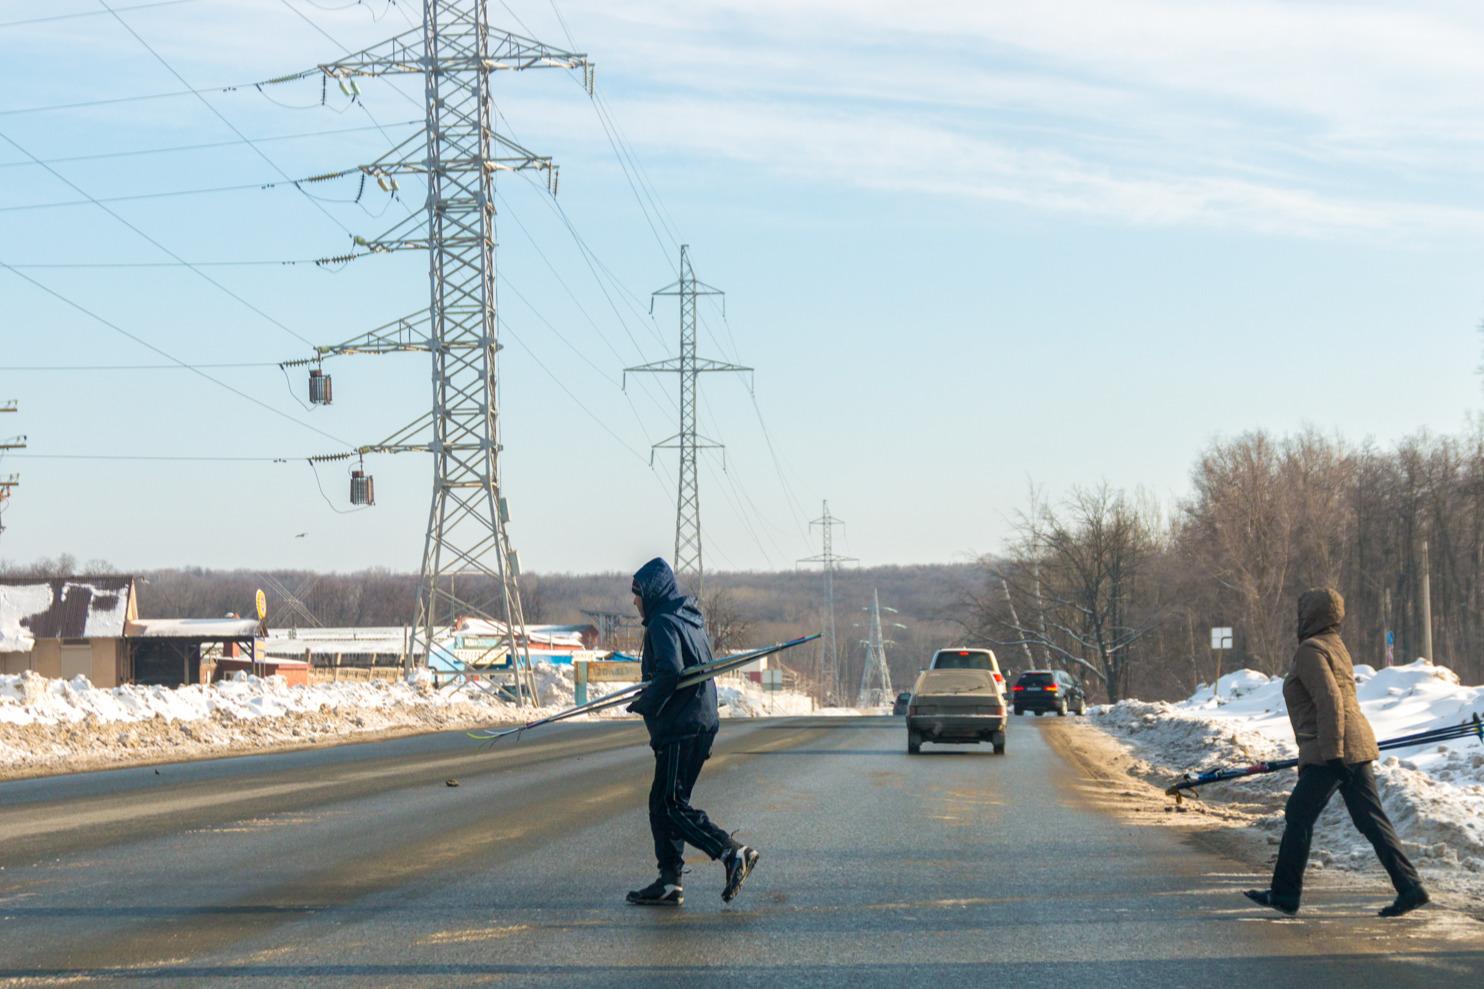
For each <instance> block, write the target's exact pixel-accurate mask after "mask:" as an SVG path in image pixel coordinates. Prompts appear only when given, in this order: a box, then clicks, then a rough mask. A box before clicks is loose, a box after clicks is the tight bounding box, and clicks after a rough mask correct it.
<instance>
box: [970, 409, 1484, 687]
mask: <svg viewBox="0 0 1484 989" xmlns="http://www.w3.org/2000/svg"><path fill="white" fill-rule="evenodd" d="M982 569H983V573H982V579H981V581H980V583H979V585H978V587H977V588H976V589H975V591H974V593H973V596H972V600H970V601H969V602H967V603H966V606H965V610H966V613H968V614H969V615H971V617H970V618H969V626H970V628H971V629H972V630H973V632H974V633H975V635H976V636H977V637H979V638H981V639H984V640H988V641H993V642H997V643H999V644H1000V651H1001V654H1002V655H1004V654H1005V653H1007V652H1008V651H1010V650H1012V649H1015V650H1020V651H1021V652H1022V654H1027V653H1028V654H1029V655H1032V656H1035V657H1036V658H1037V659H1038V660H1040V661H1047V662H1056V663H1058V664H1061V665H1064V666H1066V667H1067V668H1069V669H1072V670H1074V671H1077V672H1078V674H1079V675H1080V676H1082V677H1083V678H1084V679H1085V680H1086V681H1087V682H1089V683H1090V684H1091V685H1092V686H1094V687H1095V688H1100V689H1097V690H1095V693H1101V694H1103V695H1104V696H1106V697H1108V698H1110V699H1115V700H1116V699H1118V698H1120V697H1128V696H1139V697H1171V696H1178V695H1185V694H1188V693H1190V691H1191V690H1192V689H1193V688H1194V687H1195V686H1196V684H1197V683H1199V682H1209V681H1210V680H1211V679H1212V677H1213V676H1214V674H1215V671H1216V669H1217V667H1218V662H1219V663H1220V664H1221V667H1222V668H1224V669H1228V670H1230V669H1233V668H1236V667H1242V666H1246V667H1251V668H1253V669H1257V670H1261V671H1263V672H1266V673H1269V674H1277V673H1282V672H1283V671H1284V670H1285V669H1286V668H1287V665H1288V662H1289V659H1290V657H1291V656H1292V653H1293V649H1294V646H1295V645H1296V642H1297V640H1296V636H1295V632H1296V628H1295V626H1296V601H1297V598H1298V595H1299V593H1300V592H1301V591H1303V590H1304V589H1306V588H1309V587H1315V586H1321V585H1328V586H1331V587H1334V588H1336V589H1338V590H1339V591H1340V592H1341V593H1342V594H1343V595H1344V597H1345V602H1346V617H1345V621H1344V623H1343V626H1342V629H1341V631H1342V633H1343V635H1344V638H1345V641H1346V643H1347V644H1348V646H1349V649H1350V652H1351V654H1352V655H1353V657H1354V659H1355V661H1356V662H1357V663H1368V664H1370V665H1372V666H1378V667H1379V666H1382V665H1384V664H1385V663H1386V660H1387V654H1386V633H1387V631H1388V630H1390V631H1391V632H1392V634H1393V636H1394V650H1393V655H1394V658H1395V661H1396V662H1397V663H1404V662H1409V661H1411V660H1413V659H1416V658H1417V657H1419V656H1421V655H1423V653H1424V651H1425V646H1424V635H1423V628H1424V621H1423V603H1422V602H1423V588H1424V586H1425V583H1426V584H1430V592H1431V593H1430V600H1431V613H1432V621H1431V628H1432V644H1433V655H1432V656H1430V657H1428V658H1430V659H1433V660H1434V661H1436V662H1438V663H1441V664H1443V665H1446V666H1449V667H1451V668H1452V669H1453V670H1454V671H1455V672H1457V673H1458V674H1459V675H1460V676H1461V677H1463V679H1464V681H1465V682H1467V683H1478V682H1480V681H1481V680H1484V641H1481V638H1484V636H1481V628H1480V624H1479V614H1480V607H1481V604H1484V600H1481V595H1484V424H1481V423H1479V422H1475V423H1473V424H1471V426H1470V429H1469V430H1468V431H1467V432H1465V433H1463V434H1461V435H1458V436H1432V435H1426V434H1423V435H1418V436H1415V437H1412V438H1410V439H1407V440H1405V441H1403V442H1401V443H1398V444H1397V445H1396V446H1394V447H1392V448H1389V449H1382V448H1378V447H1376V446H1375V445H1372V444H1362V445H1358V446H1356V445H1352V444H1350V443H1347V442H1346V441H1344V440H1342V439H1339V438H1334V437H1328V436H1324V435H1321V434H1319V433H1317V432H1314V431H1304V432H1300V433H1296V434H1292V435H1288V436H1282V437H1277V436H1273V435H1271V434H1269V433H1264V432H1254V433H1248V434H1245V435H1242V436H1239V437H1236V438H1234V439H1228V440H1220V441H1217V442H1213V443H1212V444H1211V445H1210V446H1209V447H1208V448H1207V449H1206V450H1205V451H1204V452H1203V453H1202V454H1201V456H1200V458H1199V459H1198V460H1197V462H1196V464H1195V466H1194V467H1193V469H1192V472H1191V493H1190V494H1189V495H1188V496H1187V497H1186V498H1185V499H1183V500H1182V501H1180V502H1178V503H1177V504H1175V505H1173V506H1169V507H1165V506H1160V505H1158V504H1156V503H1154V502H1153V501H1152V500H1151V499H1150V498H1148V497H1147V496H1145V495H1142V494H1141V493H1140V492H1137V491H1134V492H1129V491H1122V490H1117V489H1114V488H1112V487H1110V486H1108V485H1105V484H1104V485H1093V486H1090V487H1085V488H1078V489H1075V490H1073V491H1072V492H1071V493H1070V494H1069V495H1068V496H1066V497H1065V498H1061V499H1059V500H1056V501H1052V500H1050V499H1046V498H1044V497H1042V496H1040V495H1039V494H1033V495H1032V496H1031V498H1030V500H1029V503H1028V504H1027V506H1026V508H1025V510H1024V511H1023V512H1022V513H1021V515H1020V518H1019V522H1018V525H1017V526H1016V532H1015V535H1014V538H1013V539H1012V541H1011V543H1010V545H1009V546H1008V547H1007V549H1006V551H1005V552H1004V553H1003V554H1001V555H1000V556H999V557H997V558H995V559H987V560H984V561H982ZM1424 575H1425V576H1426V578H1427V580H1426V582H1424ZM1213 627H1230V628H1231V629H1232V630H1233V641H1232V643H1231V645H1232V648H1231V649H1230V650H1229V651H1223V652H1221V653H1218V652H1216V651H1215V650H1213V649H1212V648H1211V629H1212V628H1213Z"/></svg>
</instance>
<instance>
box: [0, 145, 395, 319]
mask: <svg viewBox="0 0 1484 989" xmlns="http://www.w3.org/2000/svg"><path fill="white" fill-rule="evenodd" d="M3 136H4V135H3V134H0V137H3ZM368 256H369V255H368V253H367V252H361V253H352V254H343V255H341V256H339V257H330V258H289V259H287V260H283V259H274V258H261V259H256V258H255V259H246V260H241V261H186V260H184V259H178V260H175V261H58V262H55V263H48V262H26V263H23V264H12V265H8V266H7V267H9V268H12V269H14V270H17V271H20V270H31V269H41V270H54V269H67V268H253V267H272V266H278V267H285V268H286V267H291V266H293V265H297V264H312V265H317V266H319V267H322V268H323V267H329V266H333V265H337V264H349V263H350V262H351V261H355V260H358V259H360V258H363V257H368ZM229 294H230V293H229ZM268 318H269V319H270V321H271V319H272V317H268ZM288 332H289V333H290V334H291V335H292V336H296V337H297V336H299V334H297V333H294V331H293V330H289V331H288ZM299 339H301V340H303V339H304V338H303V337H299ZM304 342H305V343H309V341H308V340H305V341H304Z"/></svg>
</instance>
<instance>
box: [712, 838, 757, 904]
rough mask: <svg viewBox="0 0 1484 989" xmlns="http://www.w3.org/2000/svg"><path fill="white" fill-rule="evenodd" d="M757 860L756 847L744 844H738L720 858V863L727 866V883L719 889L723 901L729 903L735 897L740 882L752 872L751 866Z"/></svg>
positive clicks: (738, 890) (755, 863)
mask: <svg viewBox="0 0 1484 989" xmlns="http://www.w3.org/2000/svg"><path fill="white" fill-rule="evenodd" d="M757 860H758V854H757V849H756V848H748V847H747V846H746V845H738V846H737V847H736V848H734V849H732V850H731V851H729V852H727V853H726V855H725V856H724V857H723V858H722V860H721V864H722V865H724V866H726V868H727V884H726V886H724V887H723V888H722V891H721V901H722V902H723V903H731V902H732V900H734V899H736V898H737V894H738V893H739V892H740V891H741V889H742V884H743V883H744V882H746V881H747V877H748V876H750V875H751V874H752V870H753V867H754V866H756V865H757Z"/></svg>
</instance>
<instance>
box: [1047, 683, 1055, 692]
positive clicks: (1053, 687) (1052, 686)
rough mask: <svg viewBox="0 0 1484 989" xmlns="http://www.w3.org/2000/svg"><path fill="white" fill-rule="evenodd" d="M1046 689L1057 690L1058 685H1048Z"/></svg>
mask: <svg viewBox="0 0 1484 989" xmlns="http://www.w3.org/2000/svg"><path fill="white" fill-rule="evenodd" d="M1046 689H1047V690H1055V689H1056V684H1054V683H1052V684H1047V685H1046Z"/></svg>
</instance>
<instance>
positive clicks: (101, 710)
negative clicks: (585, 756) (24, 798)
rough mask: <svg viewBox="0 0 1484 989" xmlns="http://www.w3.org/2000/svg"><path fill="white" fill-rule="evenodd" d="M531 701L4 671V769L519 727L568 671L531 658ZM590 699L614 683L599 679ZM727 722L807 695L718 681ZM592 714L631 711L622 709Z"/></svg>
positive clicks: (798, 710)
mask: <svg viewBox="0 0 1484 989" xmlns="http://www.w3.org/2000/svg"><path fill="white" fill-rule="evenodd" d="M532 672H533V675H534V677H535V680H536V690H537V697H538V699H539V701H540V703H541V706H540V707H539V708H537V709H534V710H533V709H532V708H529V707H527V708H517V707H515V706H514V705H512V704H508V703H505V702H503V701H501V700H499V699H498V698H496V697H494V696H492V695H490V694H487V693H485V692H483V691H480V690H475V689H464V690H448V689H444V690H438V689H435V688H434V686H433V684H432V683H431V678H430V677H428V675H427V674H426V671H424V673H423V675H422V677H421V678H420V679H416V680H414V681H413V682H407V681H403V680H397V681H390V680H372V681H341V682H338V683H317V684H311V685H309V686H289V685H288V684H286V683H285V682H284V680H283V678H282V677H277V676H273V677H255V676H250V675H248V674H246V673H237V674H235V675H234V676H233V677H231V678H229V679H225V680H221V681H218V682H216V683H212V684H197V685H193V686H188V687H176V688H170V687H145V686H133V685H128V686H122V687H113V688H98V687H94V686H92V685H91V684H90V683H89V682H88V680H87V678H86V677H82V676H78V677H73V678H72V679H70V680H61V679H50V678H47V677H43V676H40V675H38V674H36V673H34V672H26V673H21V674H18V675H0V777H3V776H7V775H24V774H28V773H34V772H48V771H65V770H78V769H92V768H98V767H102V766H111V765H119V764H123V763H130V762H154V761H162V760H171V759H189V758H196V757H201V756H209V755H221V754H223V753H226V752H241V751H248V750H253V749H265V748H275V747H281V746H286V745H309V744H316V743H325V742H333V741H337V740H343V739H344V738H346V737H349V736H356V735H372V734H379V733H389V732H399V733H405V732H417V731H439V730H448V729H457V728H470V727H475V726H481V725H493V724H500V723H505V724H515V723H519V722H521V721H527V720H533V719H535V718H539V717H544V716H546V715H549V714H555V713H556V712H557V711H560V710H562V709H563V708H566V707H570V706H571V705H572V701H573V685H572V668H571V667H570V666H555V665H551V664H545V663H538V664H536V665H535V667H534V669H533V671H532ZM598 686H600V687H601V688H602V689H601V690H592V691H590V693H589V699H596V698H597V697H598V696H600V695H602V694H606V693H611V692H612V691H614V690H618V689H621V688H622V687H623V686H624V685H623V684H601V685H598ZM718 700H719V701H720V713H721V716H722V717H724V718H728V717H730V718H750V717H767V716H769V715H778V716H784V715H795V714H807V713H809V711H810V707H811V702H810V700H809V698H807V697H805V696H803V695H800V694H795V693H788V692H778V693H772V694H770V693H767V692H765V691H763V690H762V689H761V687H759V686H758V685H756V684H753V683H751V682H749V681H732V680H730V679H729V680H728V681H727V682H725V683H723V684H719V685H718ZM595 716H596V717H602V718H624V717H628V718H632V717H634V716H633V715H629V714H625V713H624V711H623V708H622V707H621V706H619V707H615V708H611V709H609V710H607V711H603V712H601V713H600V714H598V715H595Z"/></svg>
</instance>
